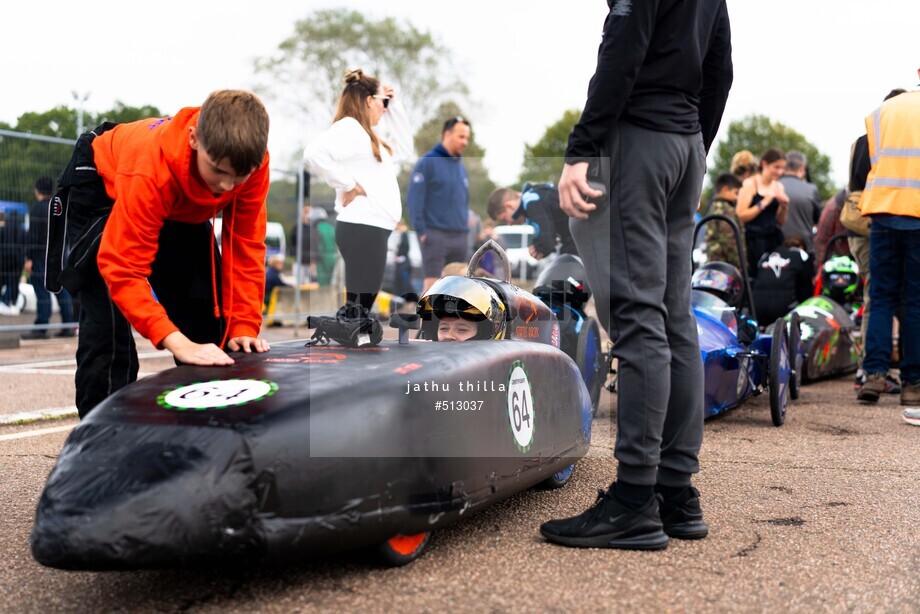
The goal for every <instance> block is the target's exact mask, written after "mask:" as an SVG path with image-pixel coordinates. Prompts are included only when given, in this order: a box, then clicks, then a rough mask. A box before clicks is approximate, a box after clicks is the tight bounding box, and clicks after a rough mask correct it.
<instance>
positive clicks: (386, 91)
mask: <svg viewBox="0 0 920 614" xmlns="http://www.w3.org/2000/svg"><path fill="white" fill-rule="evenodd" d="M380 92H381V93H382V94H383V95H384V96H389V97H390V100H393V99H394V98H396V90H394V89H393V86H392V85H381V86H380Z"/></svg>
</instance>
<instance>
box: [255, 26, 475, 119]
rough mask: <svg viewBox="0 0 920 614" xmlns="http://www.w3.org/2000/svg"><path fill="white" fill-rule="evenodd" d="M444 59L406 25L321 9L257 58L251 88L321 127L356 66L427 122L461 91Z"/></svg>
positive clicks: (436, 45) (429, 38) (437, 47)
mask: <svg viewBox="0 0 920 614" xmlns="http://www.w3.org/2000/svg"><path fill="white" fill-rule="evenodd" d="M449 55H450V54H449V52H448V50H447V49H446V48H445V47H444V46H443V45H442V44H441V43H440V42H439V41H438V39H436V38H435V36H434V35H432V34H431V33H430V32H428V31H427V30H426V31H423V30H419V29H418V28H416V27H415V26H413V25H412V24H410V23H408V22H404V21H398V20H396V19H393V18H392V17H386V18H384V19H380V20H373V19H369V18H368V17H366V16H365V15H363V14H361V13H360V12H358V11H354V10H347V9H322V10H317V11H314V12H313V13H311V14H310V15H308V16H307V17H306V18H305V19H301V20H299V21H297V22H296V23H295V24H294V32H293V33H292V34H291V35H290V36H289V37H288V38H286V39H285V40H284V41H282V42H281V44H280V45H279V46H278V50H277V52H276V53H275V54H274V55H272V56H270V57H266V58H258V59H256V61H255V69H256V72H257V74H261V75H264V76H265V77H267V79H266V81H265V82H264V83H263V84H262V85H261V86H259V87H257V89H258V90H260V91H261V92H263V93H264V94H265V95H267V96H272V97H274V98H276V99H278V100H280V101H282V102H285V103H288V104H289V105H291V106H292V107H293V108H294V109H296V110H298V111H300V112H303V113H306V114H307V115H308V116H310V117H312V118H313V119H314V120H321V121H325V120H327V119H328V118H329V117H331V116H332V114H333V112H334V109H335V102H336V100H337V98H338V95H339V93H340V92H341V90H342V86H343V81H342V79H343V78H344V76H345V73H346V72H347V71H348V70H349V69H352V68H362V69H364V70H365V71H366V72H367V73H369V74H371V75H373V76H375V77H377V78H378V79H380V80H381V81H382V82H384V83H391V84H393V86H394V87H395V88H396V90H397V93H398V95H399V96H400V98H401V99H402V100H403V101H404V102H405V104H406V106H407V107H408V108H409V110H410V111H411V112H413V113H416V114H417V115H418V117H427V116H429V115H430V113H431V110H432V109H434V108H436V107H437V105H438V104H440V103H441V102H442V101H444V100H445V99H447V98H448V97H449V96H452V95H457V94H465V93H466V87H465V86H464V85H463V84H462V83H461V82H460V81H459V79H458V78H457V77H456V73H455V71H454V70H453V68H452V67H451V65H450V62H449Z"/></svg>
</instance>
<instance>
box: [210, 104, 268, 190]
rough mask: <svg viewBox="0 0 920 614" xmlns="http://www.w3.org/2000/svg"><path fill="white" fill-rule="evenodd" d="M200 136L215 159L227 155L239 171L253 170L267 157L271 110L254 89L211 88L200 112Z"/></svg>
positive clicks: (241, 172)
mask: <svg viewBox="0 0 920 614" xmlns="http://www.w3.org/2000/svg"><path fill="white" fill-rule="evenodd" d="M198 140H199V142H200V143H201V146H202V147H203V148H204V150H205V151H206V152H208V155H209V156H210V157H211V158H212V159H213V160H215V161H217V162H219V161H220V160H223V159H224V158H227V159H228V160H230V164H231V165H232V166H233V169H234V170H235V171H236V172H237V173H239V174H240V175H246V174H249V173H251V172H252V171H254V170H255V169H257V168H259V166H260V165H261V164H262V160H263V159H265V150H266V148H267V147H268V112H267V111H266V110H265V106H264V105H263V104H262V101H261V100H259V97H258V96H256V95H255V94H253V93H252V92H247V91H245V90H217V91H216V92H211V94H210V95H209V96H208V98H207V100H205V101H204V104H203V105H201V111H200V112H199V114H198Z"/></svg>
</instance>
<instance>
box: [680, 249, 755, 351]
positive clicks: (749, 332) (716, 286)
mask: <svg viewBox="0 0 920 614" xmlns="http://www.w3.org/2000/svg"><path fill="white" fill-rule="evenodd" d="M690 286H691V287H692V288H693V289H694V290H700V291H702V292H706V293H708V294H711V295H713V296H715V297H717V298H720V299H722V300H723V301H725V303H727V304H728V306H729V307H731V308H732V309H733V311H734V314H733V315H737V317H738V320H737V322H735V321H734V317H729V318H728V320H726V316H728V314H725V313H718V314H713V315H715V316H716V317H717V318H719V319H720V320H721V321H722V322H723V323H725V324H726V325H727V326H728V327H729V328H731V329H734V330H736V332H737V334H738V340H739V341H741V342H742V343H750V342H751V341H753V340H754V338H755V337H756V336H757V322H755V321H754V319H753V318H751V316H749V315H748V314H742V313H741V301H742V299H743V298H744V281H743V279H742V277H741V272H740V271H738V268H737V267H735V266H734V265H731V264H728V263H727V262H707V263H706V264H704V265H703V266H701V267H700V268H698V269H697V270H696V271H694V272H693V276H692V277H691V278H690Z"/></svg>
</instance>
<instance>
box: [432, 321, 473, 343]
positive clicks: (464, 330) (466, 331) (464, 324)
mask: <svg viewBox="0 0 920 614" xmlns="http://www.w3.org/2000/svg"><path fill="white" fill-rule="evenodd" d="M475 336H476V324H475V323H474V322H470V321H468V320H463V319H461V318H457V317H453V316H448V317H444V318H441V319H440V321H439V322H438V341H469V340H470V339H472V338H473V337H475Z"/></svg>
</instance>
